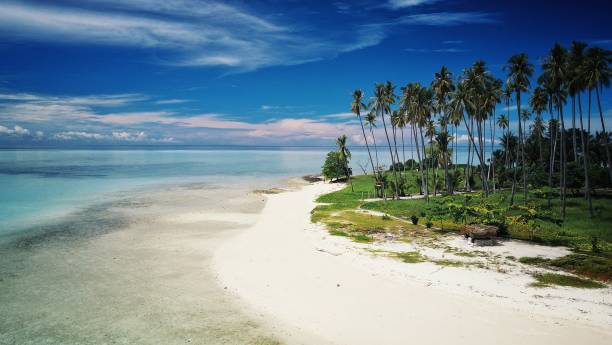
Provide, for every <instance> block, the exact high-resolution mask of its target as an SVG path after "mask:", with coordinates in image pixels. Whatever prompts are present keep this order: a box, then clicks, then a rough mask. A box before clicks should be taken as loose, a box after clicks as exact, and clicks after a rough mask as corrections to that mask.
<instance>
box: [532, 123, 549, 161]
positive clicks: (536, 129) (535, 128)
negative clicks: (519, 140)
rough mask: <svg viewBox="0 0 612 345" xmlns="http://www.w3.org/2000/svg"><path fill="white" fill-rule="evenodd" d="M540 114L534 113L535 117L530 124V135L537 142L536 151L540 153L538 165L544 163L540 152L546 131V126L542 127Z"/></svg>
mask: <svg viewBox="0 0 612 345" xmlns="http://www.w3.org/2000/svg"><path fill="white" fill-rule="evenodd" d="M540 114H541V113H536V117H535V119H534V120H533V123H532V124H531V135H532V136H535V137H536V138H537V141H538V151H540V153H539V154H540V164H543V163H544V156H543V152H542V138H544V132H545V131H546V126H545V125H544V120H543V119H542V115H540Z"/></svg>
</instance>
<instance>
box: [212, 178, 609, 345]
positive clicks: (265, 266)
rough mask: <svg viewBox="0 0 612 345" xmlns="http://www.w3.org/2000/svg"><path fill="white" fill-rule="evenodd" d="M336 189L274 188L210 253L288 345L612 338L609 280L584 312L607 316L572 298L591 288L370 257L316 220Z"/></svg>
mask: <svg viewBox="0 0 612 345" xmlns="http://www.w3.org/2000/svg"><path fill="white" fill-rule="evenodd" d="M339 187H340V186H339V185H329V184H323V183H315V184H311V185H308V186H305V187H303V188H302V189H300V190H298V191H291V192H285V193H281V194H275V195H270V196H269V197H268V201H267V203H266V205H265V207H264V209H263V211H262V213H261V214H260V218H259V220H258V221H257V223H256V224H255V225H253V226H252V227H250V228H249V229H247V230H244V231H242V232H240V233H238V234H236V235H235V236H234V237H232V238H229V239H227V240H226V241H225V242H224V244H223V245H222V246H220V247H219V248H218V249H217V250H216V252H215V256H214V258H213V268H214V269H215V271H216V272H217V274H218V278H219V282H220V283H221V284H222V285H223V286H226V287H227V291H228V294H230V295H231V296H233V297H235V298H237V299H239V300H241V301H242V302H244V303H245V304H246V305H248V306H249V309H250V313H251V314H252V315H255V316H258V317H259V318H260V319H261V320H265V321H268V322H271V324H272V325H273V326H274V329H276V331H277V335H278V336H279V337H280V338H281V339H283V340H284V341H286V342H287V343H288V344H373V343H384V344H403V343H405V342H406V341H407V340H410V341H415V340H416V342H417V343H423V344H428V343H431V344H434V343H450V342H453V343H470V344H489V343H497V344H514V343H516V341H517V340H519V339H520V341H521V342H523V343H526V344H542V343H558V344H575V343H589V344H599V343H601V344H604V343H607V342H609V340H610V339H612V332H611V331H610V328H609V325H610V324H611V322H610V317H611V316H610V315H611V314H610V310H611V306H610V304H609V302H607V303H606V296H607V297H608V300H609V297H610V293H609V291H608V290H609V288H607V289H606V291H607V292H605V293H602V294H601V296H602V297H601V298H602V300H601V305H594V304H592V303H591V302H589V303H590V304H589V303H587V304H586V305H587V307H589V308H593V310H586V311H585V312H586V313H591V312H593V313H601V314H604V315H595V316H593V315H587V316H586V317H581V316H580V314H581V311H580V309H576V308H579V307H582V306H583V304H584V303H586V302H583V301H580V300H579V299H577V300H575V301H574V300H572V299H573V298H572V297H571V296H572V295H573V294H578V295H585V294H589V293H593V292H584V291H582V292H580V291H581V290H568V289H554V290H553V289H544V290H535V289H534V290H530V291H510V290H511V289H515V288H516V286H514V285H512V284H513V283H508V282H507V281H506V279H510V278H507V277H505V276H504V275H502V274H501V273H496V272H486V271H480V270H469V271H457V270H460V269H453V268H445V269H444V270H442V269H441V268H435V267H433V266H432V267H429V266H427V264H418V265H420V266H418V267H419V268H416V267H417V266H413V265H411V264H404V263H401V262H396V261H391V260H389V259H387V258H376V257H372V256H371V255H369V256H368V255H364V254H363V248H359V245H356V244H355V243H353V242H350V241H348V240H346V239H345V238H339V237H336V236H330V235H329V234H328V233H327V231H326V230H325V229H323V228H322V227H321V226H320V225H316V224H311V222H310V211H311V210H312V209H313V208H314V207H315V205H316V204H315V202H314V200H315V198H316V196H317V195H320V194H322V193H327V192H330V191H332V190H336V189H337V188H339ZM362 247H363V246H362ZM351 248H353V249H351ZM355 248H357V249H355ZM434 270H435V271H434ZM440 271H442V272H444V273H442V274H440V273H438V272H440ZM467 272H469V273H467ZM425 275H432V276H431V277H430V278H428V279H423V277H425ZM454 278H458V279H459V281H458V282H456V285H457V286H459V285H462V284H463V285H465V286H462V287H455V286H453V282H452V281H449V279H454ZM480 278H484V279H486V280H489V281H491V282H490V284H488V285H490V286H484V287H482V289H479V287H475V288H474V287H472V286H470V284H471V282H470V281H469V280H473V281H474V282H480V280H478V279H480ZM512 279H516V278H514V277H512ZM519 281H520V279H519ZM441 282H442V283H441ZM483 285H487V284H483ZM468 286H469V289H468V288H466V287H468ZM500 287H502V288H505V289H504V290H501V291H499V292H498V295H497V296H495V295H491V296H489V295H488V294H487V291H486V290H491V289H497V288H500ZM519 290H521V289H519ZM522 290H526V289H522ZM551 291H553V293H551ZM567 291H569V292H567ZM577 291H578V292H577ZM538 294H543V295H542V296H540V297H538V296H537V295H538ZM521 295H526V296H521ZM585 296H586V295H585ZM589 296H590V295H589ZM595 296H596V297H595V299H596V298H597V296H599V295H595ZM555 299H558V300H557V301H554V300H555ZM540 300H541V301H540ZM534 301H535V302H534ZM547 303H552V304H553V307H554V308H549V307H547V306H546V305H547ZM566 305H567V306H566ZM556 308H561V309H556ZM563 308H565V309H563ZM570 308H573V309H571V312H570V313H567V314H566V312H567V311H570ZM585 315H586V314H585ZM589 317H591V318H593V317H594V319H592V320H591V319H589ZM576 318H577V319H578V320H576ZM440 329H444V331H443V332H440Z"/></svg>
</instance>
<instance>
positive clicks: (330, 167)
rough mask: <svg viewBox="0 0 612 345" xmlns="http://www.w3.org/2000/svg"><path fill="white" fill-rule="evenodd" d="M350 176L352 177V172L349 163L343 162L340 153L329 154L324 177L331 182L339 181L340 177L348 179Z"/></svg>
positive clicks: (324, 167) (324, 168) (326, 159)
mask: <svg viewBox="0 0 612 345" xmlns="http://www.w3.org/2000/svg"><path fill="white" fill-rule="evenodd" d="M350 175H352V171H351V168H350V167H349V166H348V162H347V161H346V160H342V159H341V157H340V154H339V153H338V152H336V151H331V152H329V153H328V154H327V157H326V158H325V163H324V164H323V176H325V177H326V178H328V179H330V180H333V179H336V180H337V179H338V178H339V177H348V176H350Z"/></svg>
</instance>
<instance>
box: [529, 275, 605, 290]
mask: <svg viewBox="0 0 612 345" xmlns="http://www.w3.org/2000/svg"><path fill="white" fill-rule="evenodd" d="M533 277H534V278H535V279H536V281H535V282H534V283H531V284H530V286H531V287H548V286H551V285H559V286H570V287H576V288H583V289H601V288H605V287H606V285H605V284H602V283H599V282H596V281H593V280H589V279H583V278H578V277H574V276H568V275H565V274H557V273H542V274H534V275H533Z"/></svg>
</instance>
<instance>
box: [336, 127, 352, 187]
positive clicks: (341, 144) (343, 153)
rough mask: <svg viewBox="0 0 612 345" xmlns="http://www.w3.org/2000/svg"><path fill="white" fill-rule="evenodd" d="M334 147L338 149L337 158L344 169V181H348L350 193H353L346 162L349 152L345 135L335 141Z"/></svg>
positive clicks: (349, 157) (349, 156) (348, 158)
mask: <svg viewBox="0 0 612 345" xmlns="http://www.w3.org/2000/svg"><path fill="white" fill-rule="evenodd" d="M336 146H337V147H338V157H339V158H340V161H341V163H342V166H343V167H344V175H345V176H346V180H347V181H349V183H350V185H351V191H353V182H352V181H351V174H350V171H349V167H348V161H349V160H350V159H351V151H350V150H349V149H348V147H347V146H346V135H345V134H342V135H341V136H339V137H338V139H336Z"/></svg>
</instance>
